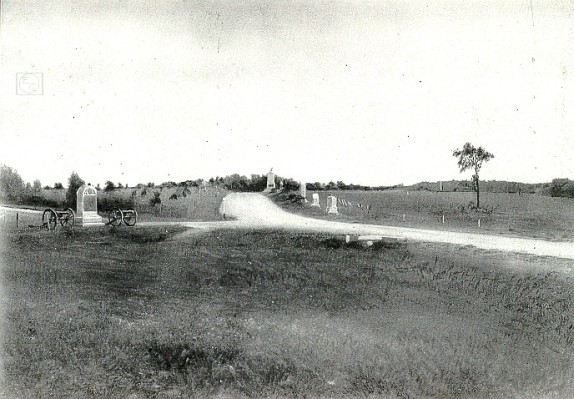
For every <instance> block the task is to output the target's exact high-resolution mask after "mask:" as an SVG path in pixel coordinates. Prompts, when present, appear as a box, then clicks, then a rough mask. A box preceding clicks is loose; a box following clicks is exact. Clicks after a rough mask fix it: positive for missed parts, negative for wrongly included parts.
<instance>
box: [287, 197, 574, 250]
mask: <svg viewBox="0 0 574 399" xmlns="http://www.w3.org/2000/svg"><path fill="white" fill-rule="evenodd" d="M312 193H313V192H308V193H307V198H308V200H309V201H310V202H311V199H312ZM318 194H319V197H320V202H321V208H320V209H316V208H315V209H313V208H309V207H306V209H304V210H302V209H301V207H296V206H290V208H291V209H292V210H294V211H297V212H303V213H305V214H307V215H310V216H318V217H325V216H324V213H325V208H326V206H327V196H328V195H329V193H328V192H325V191H323V192H318ZM332 194H333V195H335V196H336V197H337V198H338V199H339V200H345V202H346V205H345V204H343V203H339V205H338V208H339V212H340V216H329V218H333V219H337V218H338V219H343V220H357V221H360V222H363V223H373V224H388V225H394V226H406V227H419V228H433V229H445V230H464V231H471V232H481V231H482V232H489V233H495V234H510V235H522V236H530V237H538V238H548V239H553V240H570V241H571V240H574V199H570V198H552V197H544V196H537V195H533V194H522V195H520V196H519V195H518V194H506V193H481V200H480V203H481V207H483V208H485V209H486V212H484V211H483V212H476V211H475V210H472V209H471V207H470V206H469V204H471V203H474V202H475V201H476V194H475V193H472V192H430V191H403V190H392V191H332ZM349 203H350V204H349ZM369 206H370V209H367V208H368V207H369ZM403 215H404V220H403ZM443 215H444V220H445V223H444V224H443V223H442V219H443ZM478 219H480V228H479V227H478Z"/></svg>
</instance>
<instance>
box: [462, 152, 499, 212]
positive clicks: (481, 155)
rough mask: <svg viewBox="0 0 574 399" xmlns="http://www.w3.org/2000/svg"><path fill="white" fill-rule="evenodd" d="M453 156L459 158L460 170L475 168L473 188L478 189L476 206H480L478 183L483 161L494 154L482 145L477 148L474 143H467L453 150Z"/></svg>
mask: <svg viewBox="0 0 574 399" xmlns="http://www.w3.org/2000/svg"><path fill="white" fill-rule="evenodd" d="M452 156H454V157H457V158H458V167H459V169H460V172H461V173H462V172H464V171H465V170H468V169H474V175H473V176H472V188H473V189H474V191H476V208H477V209H478V208H480V186H479V184H478V173H479V172H480V168H481V167H482V164H483V162H488V161H490V160H491V159H492V158H494V155H493V154H491V153H490V152H488V151H486V150H485V149H484V148H482V147H478V148H475V147H474V146H473V145H472V144H470V143H466V144H465V145H464V147H462V150H459V149H456V150H454V151H453V152H452Z"/></svg>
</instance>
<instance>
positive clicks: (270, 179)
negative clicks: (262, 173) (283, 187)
mask: <svg viewBox="0 0 574 399" xmlns="http://www.w3.org/2000/svg"><path fill="white" fill-rule="evenodd" d="M274 189H275V173H273V168H271V170H270V171H269V173H267V188H265V192H269V191H271V190H274Z"/></svg>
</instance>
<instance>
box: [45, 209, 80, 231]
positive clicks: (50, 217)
mask: <svg viewBox="0 0 574 399" xmlns="http://www.w3.org/2000/svg"><path fill="white" fill-rule="evenodd" d="M75 217H76V215H75V214H74V211H73V210H72V209H71V208H67V209H64V210H62V211H57V210H54V209H52V208H47V209H45V210H44V213H43V214H42V226H41V227H42V228H46V229H48V230H54V229H56V226H57V225H58V222H59V223H60V225H61V226H62V227H66V228H72V227H74V219H75Z"/></svg>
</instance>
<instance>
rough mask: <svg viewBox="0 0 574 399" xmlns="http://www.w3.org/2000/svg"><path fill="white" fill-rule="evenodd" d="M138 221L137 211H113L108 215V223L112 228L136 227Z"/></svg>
mask: <svg viewBox="0 0 574 399" xmlns="http://www.w3.org/2000/svg"><path fill="white" fill-rule="evenodd" d="M137 220H138V213H137V212H136V210H135V209H113V210H111V211H110V212H109V213H108V223H106V224H107V225H111V226H116V227H117V226H120V225H121V224H122V223H123V224H125V225H126V226H130V227H131V226H135V224H136V222H137Z"/></svg>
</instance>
